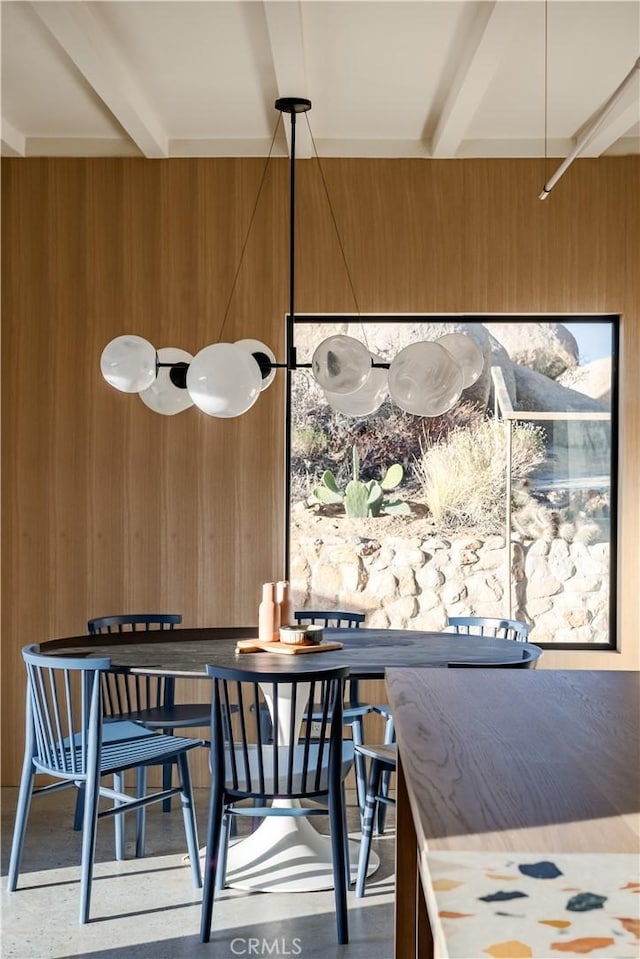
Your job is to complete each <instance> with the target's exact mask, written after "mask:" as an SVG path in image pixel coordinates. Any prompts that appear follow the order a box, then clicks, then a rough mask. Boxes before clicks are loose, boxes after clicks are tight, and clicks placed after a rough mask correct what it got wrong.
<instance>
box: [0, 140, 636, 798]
mask: <svg viewBox="0 0 640 959" xmlns="http://www.w3.org/2000/svg"><path fill="white" fill-rule="evenodd" d="M314 162H315V161H300V163H299V165H298V212H299V223H298V241H299V243H298V259H297V299H296V306H297V310H298V311H299V312H320V311H324V312H336V311H348V312H352V311H353V300H352V297H351V293H350V290H349V284H348V281H347V277H346V272H345V270H344V266H343V263H342V259H341V256H340V251H339V247H338V244H337V240H336V237H335V233H334V230H333V226H332V223H331V219H330V216H329V211H328V207H327V204H326V200H325V199H324V195H323V192H322V187H321V183H320V180H319V176H318V171H317V169H316V167H315V165H314ZM263 163H264V161H263V160H253V159H242V160H238V159H221V160H197V159H196V160H169V161H156V160H138V159H6V160H3V163H2V308H3V330H2V374H3V375H2V401H3V431H2V454H3V471H4V476H3V487H2V509H3V517H2V518H3V524H2V556H3V566H2V592H3V595H2V613H3V622H2V707H3V723H2V747H3V748H2V782H3V783H4V784H14V783H16V781H17V779H18V776H19V769H20V762H21V755H22V735H21V730H22V723H23V667H22V662H21V658H20V648H21V647H22V646H23V645H25V644H26V643H28V642H33V641H36V642H37V641H42V640H46V639H49V638H52V637H56V636H64V635H74V634H78V633H81V632H83V631H84V629H85V624H86V620H87V618H88V617H89V616H95V615H103V614H107V613H114V612H122V611H152V610H153V611H171V612H173V611H178V612H182V614H183V617H184V623H185V625H189V626H198V625H203V626H204V625H245V624H248V623H252V622H255V619H256V610H257V603H258V599H259V596H258V588H259V584H260V583H262V582H263V581H265V580H271V579H274V578H277V577H279V576H280V575H281V573H282V569H283V559H282V554H283V541H284V539H283V524H284V476H283V457H284V451H283V436H284V428H283V418H284V417H283V413H284V377H283V376H282V375H279V376H278V377H277V379H276V383H275V384H274V385H273V387H272V388H271V389H270V390H269V391H268V392H267V393H265V394H264V395H263V396H262V397H261V398H260V400H259V402H258V403H257V405H256V406H255V407H254V408H253V409H252V410H251V411H250V412H249V413H247V414H246V415H245V416H244V417H242V418H240V419H237V420H233V419H232V420H227V421H225V420H216V419H209V418H207V417H206V416H205V415H204V414H201V413H199V412H198V411H195V410H190V411H188V412H185V413H182V414H180V415H179V416H177V417H161V416H158V415H156V414H154V413H152V412H151V411H150V410H148V409H147V408H146V407H145V406H144V405H143V404H142V403H141V402H140V401H139V400H138V399H137V397H135V396H126V395H124V394H119V393H117V392H115V391H114V390H112V389H111V388H110V387H108V386H107V385H106V383H105V382H104V381H103V379H102V377H101V375H100V372H99V358H100V353H101V351H102V349H103V347H104V345H105V344H106V343H107V342H108V341H109V340H110V339H111V338H113V337H114V336H117V335H119V334H121V333H124V332H135V333H138V334H140V335H142V336H145V337H147V338H148V339H149V340H150V341H151V342H152V343H153V344H154V345H155V346H157V347H162V346H177V347H182V348H184V349H188V350H190V351H191V352H193V353H195V352H196V351H197V350H199V349H201V348H202V347H203V346H205V345H206V344H208V343H212V342H215V341H216V340H217V339H218V338H219V336H220V331H221V325H222V317H223V315H224V311H225V307H226V304H227V300H228V298H229V293H230V290H231V284H232V279H233V275H234V272H235V270H236V267H237V265H238V262H239V255H240V249H241V247H242V243H243V241H244V239H245V235H246V228H247V224H248V222H249V217H250V215H251V210H252V208H253V204H254V201H255V197H256V191H257V187H258V183H259V180H260V176H261V174H262V169H263ZM553 168H555V167H554V161H549V163H548V165H547V167H546V168H545V166H544V164H543V161H542V160H506V161H503V160H464V161H430V162H425V161H424V160H327V161H325V162H324V167H323V169H324V171H325V176H326V180H327V184H328V188H329V191H330V195H331V199H332V203H333V206H334V209H335V213H336V218H337V221H338V223H339V226H340V232H341V237H342V240H343V243H344V246H345V250H346V255H347V260H348V264H349V268H350V270H351V274H352V277H353V282H354V285H355V289H356V292H357V295H358V300H359V304H360V308H361V310H362V311H363V312H372V313H373V312H384V311H392V312H473V313H483V312H487V313H510V312H518V313H522V312H524V313H529V312H530V313H545V312H556V311H557V312H565V311H567V312H576V311H577V312H582V311H584V312H608V313H616V312H620V313H621V314H622V315H623V326H622V351H623V352H622V362H621V375H622V410H621V412H622V436H621V466H622V494H621V496H622V499H621V504H622V530H621V552H620V556H621V564H620V565H621V577H620V578H621V588H620V609H621V616H620V622H619V628H620V643H621V653H618V654H598V653H582V654H579V653H555V654H547V655H546V656H545V664H546V665H557V666H563V667H565V668H566V667H572V666H575V667H578V668H585V667H589V668H616V667H622V666H624V667H626V668H636V667H637V665H638V651H639V648H640V647H639V641H638V629H637V623H638V620H639V618H640V616H639V612H640V610H639V601H638V595H639V589H638V585H639V563H638V543H639V542H640V520H639V497H638V493H637V481H636V477H637V475H638V471H639V469H640V453H639V449H640V422H639V419H640V418H639V408H640V403H639V400H638V382H639V381H640V368H639V359H638V358H639V356H640V311H639V285H638V269H637V264H638V254H639V250H640V159H639V158H638V157H631V158H628V157H627V158H625V157H621V158H610V159H599V160H589V159H581V160H579V161H577V162H576V163H575V164H574V165H573V166H572V168H571V170H570V171H569V172H568V173H567V175H566V176H565V177H563V179H562V181H561V182H560V183H559V185H558V186H557V188H556V190H555V191H554V193H553V194H552V196H551V197H550V198H549V200H547V201H546V202H545V203H541V202H540V201H539V200H538V199H537V196H538V193H539V191H540V188H541V185H542V183H543V182H544V180H545V178H546V177H547V176H548V175H549V173H550V172H551V171H552V169H553ZM287 174H288V166H287V162H286V161H285V160H273V161H271V165H270V168H269V171H268V176H267V181H266V185H265V188H264V191H263V195H262V198H261V201H260V204H259V205H258V210H257V214H256V219H255V223H254V227H253V230H252V232H251V236H250V240H249V244H248V246H247V250H246V255H245V260H244V264H243V268H242V270H241V273H240V276H239V279H238V286H237V289H236V293H235V295H234V297H233V299H232V301H231V307H230V310H229V314H228V318H227V322H226V326H225V329H224V334H223V337H222V338H223V339H225V340H235V339H239V338H241V337H246V336H252V337H257V338H260V339H263V340H264V341H266V342H267V343H268V344H270V345H271V346H272V348H273V349H274V350H275V351H276V353H277V354H278V356H279V358H281V359H282V358H283V345H284V314H285V312H286V310H287V308H288V246H287V243H288V219H287V218H288V209H287V204H288V181H287ZM191 692H197V694H198V695H199V697H200V696H202V695H203V693H205V692H206V690H204V689H199V690H190V689H188V690H186V691H185V694H188V693H191ZM376 695H378V696H379V692H377V693H376ZM198 777H199V779H200V781H205V779H204V777H206V770H205V769H204V766H203V765H202V767H201V768H200V770H199V773H197V775H196V780H197V781H198Z"/></svg>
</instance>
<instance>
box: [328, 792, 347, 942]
mask: <svg viewBox="0 0 640 959" xmlns="http://www.w3.org/2000/svg"><path fill="white" fill-rule="evenodd" d="M341 796H343V792H342V787H339V788H338V789H336V790H331V791H330V793H329V823H330V832H331V858H332V862H333V885H334V889H335V904H336V905H335V908H336V923H337V927H338V942H339V943H340V945H346V943H348V942H349V921H348V917H347V882H346V875H347V873H346V868H345V865H346V864H345V855H344V853H345V842H346V836H345V831H344V803H343V802H341V801H340V798H341Z"/></svg>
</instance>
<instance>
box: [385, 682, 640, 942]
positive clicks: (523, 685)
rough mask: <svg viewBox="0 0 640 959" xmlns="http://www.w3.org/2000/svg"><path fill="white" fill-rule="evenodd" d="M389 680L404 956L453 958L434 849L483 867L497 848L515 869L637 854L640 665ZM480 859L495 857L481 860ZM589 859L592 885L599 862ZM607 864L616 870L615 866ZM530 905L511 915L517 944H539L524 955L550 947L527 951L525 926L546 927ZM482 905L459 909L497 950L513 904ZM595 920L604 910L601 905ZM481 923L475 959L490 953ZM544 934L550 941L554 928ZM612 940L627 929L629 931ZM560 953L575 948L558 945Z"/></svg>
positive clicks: (474, 901)
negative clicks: (515, 918)
mask: <svg viewBox="0 0 640 959" xmlns="http://www.w3.org/2000/svg"><path fill="white" fill-rule="evenodd" d="M387 688H388V693H389V702H390V704H391V706H392V709H393V712H394V716H395V721H396V733H397V737H398V751H399V763H398V787H397V802H398V808H397V817H396V818H397V839H396V843H397V859H396V950H395V955H396V959H409V957H411V959H413V957H414V956H417V955H420V957H421V959H426V957H430V956H434V955H435V956H445V955H449V954H451V955H455V954H456V952H455V950H453V951H451V952H450V951H449V947H448V945H447V941H446V940H447V934H446V928H445V924H444V921H443V916H442V915H441V913H442V912H444V913H448V912H450V911H456V910H448V909H446V904H445V907H443V904H442V902H438V901H437V897H436V896H435V895H434V894H433V892H434V887H433V881H432V871H433V858H432V866H431V867H430V865H429V857H433V856H434V855H435V854H437V853H441V855H440V856H439V857H436V858H437V861H438V862H439V864H440V866H441V865H442V862H443V861H444V862H445V863H446V856H449V855H450V854H452V853H455V854H456V856H455V857H454V858H455V860H456V862H457V863H458V864H461V865H462V866H463V868H464V867H465V862H468V863H471V862H474V863H475V864H476V866H478V864H479V866H480V869H485V868H488V869H491V868H494V869H495V865H493V866H492V863H495V861H496V855H497V854H501V862H502V861H504V862H507V861H509V862H512V865H513V868H516V867H517V864H518V863H519V862H520V860H521V859H522V862H524V861H525V859H526V862H527V863H528V862H529V861H530V860H531V862H536V861H538V860H539V859H540V858H541V857H542V858H544V857H546V858H547V859H549V860H553V856H554V855H555V854H565V853H567V854H581V855H584V856H585V857H592V856H593V855H594V854H597V855H609V854H615V855H616V856H618V857H619V856H620V855H621V854H627V855H632V856H633V855H635V856H637V854H638V848H639V843H638V836H639V829H638V812H639V809H640V781H639V762H638V760H639V756H640V744H639V729H640V717H639V696H638V691H639V674H638V673H635V672H633V673H632V672H618V671H611V672H591V671H575V670H571V671H557V672H556V671H543V670H536V671H532V670H490V669H488V670H478V669H474V670H453V669H451V670H429V669H423V670H404V669H394V668H391V669H389V670H388V671H387ZM442 853H445V859H444V860H443V857H442ZM465 853H466V854H468V856H467V859H465V856H464V855H461V854H465ZM482 853H486V854H489V857H488V859H487V860H486V862H482V861H480V863H479V861H478V859H477V856H478V854H482ZM505 853H506V854H524V858H522V856H515V855H511V856H509V855H507V856H505V855H504V854H505ZM474 857H475V858H474ZM589 862H590V863H591V867H589V865H588V863H589ZM620 862H621V860H618V864H620ZM585 863H586V864H587V866H586V867H585V870H583V872H582V874H583V875H584V881H585V882H587V880H589V879H590V878H591V876H590V869H593V868H594V867H593V860H591V859H587V858H585ZM609 865H611V867H612V868H613V865H614V864H613V860H610V861H609ZM468 868H470V866H469V867H468ZM624 868H627V867H624ZM624 868H623V871H624ZM605 871H606V870H605ZM633 872H635V870H632V873H633ZM469 875H471V873H470V874H469ZM633 878H634V877H633V875H631V876H630V877H629V879H630V880H632V879H633ZM636 878H637V877H636ZM540 881H543V880H540ZM504 882H507V880H504ZM587 885H588V882H587ZM470 888H471V887H470ZM424 890H426V891H427V897H428V902H427V906H426V907H425V901H424ZM592 891H593V890H592ZM470 895H471V893H470ZM639 898H640V896H638V895H637V894H636V895H635V896H634V897H631V900H632V901H631V902H630V905H629V911H628V912H627V914H626V915H625V916H622V918H624V919H629V920H630V921H631V922H632V925H631V926H630V928H631V929H635V931H636V932H637V931H638V924H637V919H636V916H637V910H638V899H639ZM531 901H532V900H531V899H530V897H528V898H522V899H521V900H520V901H519V903H518V909H517V910H513V909H512V910H510V911H511V912H514V911H516V912H517V913H518V914H519V915H520V916H521V918H522V930H523V931H522V934H521V936H520V939H521V945H522V944H523V943H524V944H525V946H526V948H527V949H529V948H531V949H532V951H528V952H522V955H530V956H537V955H545V954H546V955H547V956H548V955H552V954H554V953H553V952H547V953H544V952H539V951H535V949H533V947H530V946H527V945H526V944H527V923H529V925H530V931H531V935H530V936H529V939H534V938H535V936H534V935H533V932H534V931H535V933H536V935H538V934H539V933H540V924H541V919H540V918H539V917H534V916H533V915H531V916H530V917H527V909H526V908H525V907H524V906H522V903H525V905H526V906H529V905H530V902H531ZM486 905H487V904H486V903H483V904H482V905H480V903H479V897H477V896H474V897H473V898H471V899H470V900H469V907H470V908H467V909H466V910H460V911H464V912H466V913H468V914H472V915H473V917H474V922H476V923H477V922H478V916H480V917H482V915H484V916H485V920H484V921H485V923H488V922H489V920H490V927H491V936H492V938H493V944H497V946H499V945H500V943H499V942H498V940H499V938H500V928H501V927H500V919H496V917H499V916H500V915H501V913H503V912H505V910H500V908H499V904H497V905H496V903H495V902H494V903H493V904H492V905H491V907H490V909H486V908H485V906H486ZM471 907H473V908H471ZM634 909H635V912H634ZM506 911H507V912H508V911H509V910H506ZM598 915H602V916H603V917H604V916H605V910H602V911H601V912H600V913H598ZM445 918H446V917H445ZM548 918H549V919H552V918H553V917H551V916H550V917H548ZM461 921H462V920H461ZM465 921H466V920H465ZM558 921H560V920H558ZM496 923H497V925H496ZM633 923H636V925H635V926H634V925H633ZM478 928H479V933H478V935H479V940H478V951H477V952H476V953H474V955H476V956H480V955H486V954H489V955H493V954H494V953H491V952H488V951H487V950H486V945H487V942H486V936H484V933H483V932H482V930H481V929H480V927H478ZM486 928H487V926H486V925H485V929H486ZM556 931H557V929H556ZM549 932H550V935H553V927H549ZM628 934H629V935H631V933H628ZM618 935H622V936H624V935H627V933H626V932H625V931H624V927H623V926H621V927H620V932H619V933H618ZM483 937H484V938H483ZM603 938H606V936H603ZM480 939H482V942H480ZM434 940H435V943H434ZM555 940H558V937H557V936H556V937H555ZM536 941H537V940H536ZM567 944H568V943H566V944H565V946H566V945H567ZM620 946H621V940H620V939H617V940H616V947H617V948H620ZM536 948H537V947H536ZM499 954H500V953H499V950H498V952H496V953H495V955H499ZM503 954H504V955H508V954H509V952H508V951H507V952H504V953H503ZM558 954H559V955H571V954H572V953H571V951H570V950H567V949H566V948H564V949H563V950H561V951H560V952H559V953H558ZM574 954H576V955H577V954H580V953H578V952H576V953H574ZM606 954H607V953H606V952H602V951H600V952H598V955H606ZM612 954H613V953H612ZM621 954H625V955H626V953H621Z"/></svg>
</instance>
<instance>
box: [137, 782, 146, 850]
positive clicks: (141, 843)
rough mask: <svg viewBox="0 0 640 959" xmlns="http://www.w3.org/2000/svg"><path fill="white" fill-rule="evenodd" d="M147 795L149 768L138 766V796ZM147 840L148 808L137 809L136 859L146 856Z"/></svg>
mask: <svg viewBox="0 0 640 959" xmlns="http://www.w3.org/2000/svg"><path fill="white" fill-rule="evenodd" d="M146 795H147V767H146V766H138V768H137V770H136V796H137V797H138V799H141V798H142V796H146ZM146 839H147V807H146V806H140V807H139V808H138V809H136V858H137V859H141V858H142V857H143V856H144V847H145V843H146Z"/></svg>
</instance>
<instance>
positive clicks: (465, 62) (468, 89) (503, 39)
mask: <svg viewBox="0 0 640 959" xmlns="http://www.w3.org/2000/svg"><path fill="white" fill-rule="evenodd" d="M517 7H518V4H517V3H504V2H500V0H492V2H490V3H480V4H478V13H477V16H476V19H475V21H474V23H473V25H472V27H471V29H470V30H469V35H468V38H467V40H466V43H465V47H464V50H463V52H462V55H461V57H460V60H459V64H458V69H457V71H456V75H455V77H454V79H453V82H452V83H451V85H450V87H449V92H448V94H447V97H446V100H445V103H444V107H443V109H442V112H441V114H440V117H439V119H438V123H437V125H436V129H435V133H434V135H433V138H432V141H431V156H432V157H455V155H456V153H457V151H458V148H459V147H460V145H461V143H462V141H463V140H464V137H465V134H466V132H467V130H468V129H469V124H470V123H471V120H472V119H473V117H474V115H475V113H476V110H477V109H478V106H479V105H480V103H481V102H482V99H483V97H484V95H485V93H486V91H487V89H488V87H489V84H490V83H491V81H492V80H493V78H494V76H495V74H496V72H497V70H498V67H499V66H500V62H501V59H502V55H503V53H504V51H505V50H508V49H509V48H510V46H511V41H512V39H513V38H514V37H515V33H516V30H517V27H518V10H517ZM520 22H522V21H520Z"/></svg>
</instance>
